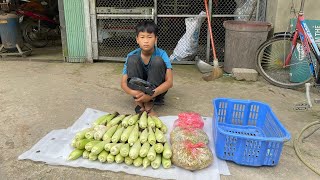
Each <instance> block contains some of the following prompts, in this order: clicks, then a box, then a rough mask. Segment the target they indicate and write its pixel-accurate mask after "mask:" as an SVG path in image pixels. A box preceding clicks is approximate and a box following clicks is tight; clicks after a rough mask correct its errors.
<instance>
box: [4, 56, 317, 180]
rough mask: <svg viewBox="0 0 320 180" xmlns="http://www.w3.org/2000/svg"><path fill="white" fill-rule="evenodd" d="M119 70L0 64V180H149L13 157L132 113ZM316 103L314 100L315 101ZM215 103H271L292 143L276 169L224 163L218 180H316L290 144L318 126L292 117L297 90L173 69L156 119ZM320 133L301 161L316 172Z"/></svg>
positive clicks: (304, 115) (312, 116) (308, 117)
mask: <svg viewBox="0 0 320 180" xmlns="http://www.w3.org/2000/svg"><path fill="white" fill-rule="evenodd" d="M122 66H123V64H121V63H94V64H69V63H57V62H52V63H48V62H33V61H0V77H1V78H0V124H1V126H0V137H1V138H0V177H1V179H151V178H148V177H140V176H133V175H128V174H126V173H114V172H110V171H99V170H93V169H85V168H70V167H62V166H49V165H46V164H44V163H38V162H32V161H18V160H17V157H18V156H19V155H20V154H22V153H23V152H25V151H27V150H28V149H30V148H31V147H32V146H33V145H34V144H35V143H36V142H38V141H39V140H40V139H41V138H42V137H44V136H45V135H46V134H47V133H49V132H50V131H52V130H54V129H63V128H67V127H69V126H71V125H72V124H73V123H74V121H75V120H76V119H77V118H79V116H80V115H81V114H82V113H83V111H84V110H85V109H86V108H87V107H91V108H95V109H99V110H102V111H107V112H111V111H118V112H120V113H133V112H134V110H133V109H134V108H133V107H134V106H133V101H132V98H131V97H129V96H127V95H125V93H124V92H123V91H122V90H121V88H120V83H119V82H120V78H121V70H122ZM312 95H313V97H318V95H316V94H312ZM216 97H230V98H243V99H253V100H258V101H263V102H266V103H268V104H269V105H270V106H271V107H272V108H273V110H274V112H275V114H276V116H277V117H278V118H279V119H280V120H281V122H282V123H283V125H284V126H285V127H286V128H287V129H288V130H289V131H290V132H291V135H292V139H291V140H290V141H289V142H287V143H285V145H284V148H283V152H282V155H281V159H280V162H279V164H278V165H277V166H276V167H259V168H253V167H245V166H239V165H236V164H234V163H232V162H228V165H229V169H230V172H231V174H232V175H231V176H221V178H222V179H319V176H317V175H316V174H315V173H313V172H312V171H311V170H309V169H308V168H307V167H306V166H305V165H304V164H303V163H302V162H301V161H300V160H299V159H298V158H297V156H296V155H295V152H294V149H293V138H294V137H295V136H296V135H297V134H298V133H299V131H300V130H301V129H302V128H303V127H304V126H305V125H306V124H308V123H310V122H313V121H316V120H319V117H320V113H319V110H320V108H319V107H318V106H315V107H314V109H312V110H309V111H306V112H295V111H293V105H294V103H298V102H302V101H304V92H303V91H302V90H300V91H298V90H287V89H281V88H278V87H275V86H272V85H270V84H268V83H266V82H265V81H264V80H263V79H260V80H259V81H258V82H239V81H235V80H233V79H232V78H230V77H223V78H220V79H218V80H216V81H213V82H205V81H203V80H202V79H201V74H200V73H199V72H198V70H197V69H196V68H195V67H194V66H190V65H189V66H186V65H185V66H182V65H180V66H174V87H173V89H171V90H170V91H169V93H168V94H167V95H166V104H165V106H162V107H156V111H157V112H158V113H159V115H160V116H161V115H177V114H178V113H180V112H184V111H196V112H199V113H201V114H202V115H203V116H212V114H213V107H212V103H211V100H212V99H213V98H216ZM319 136H320V132H316V133H315V134H314V135H313V136H311V137H310V138H308V139H306V140H305V143H304V145H303V149H302V151H303V153H304V155H305V156H306V157H307V159H308V160H310V162H311V163H312V164H314V165H315V166H316V167H317V168H318V169H319V168H320V163H319V157H320V151H319V150H318V147H319V146H320V141H319Z"/></svg>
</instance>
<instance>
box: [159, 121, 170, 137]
mask: <svg viewBox="0 0 320 180" xmlns="http://www.w3.org/2000/svg"><path fill="white" fill-rule="evenodd" d="M160 130H161V131H162V132H163V133H164V134H165V133H167V132H168V127H167V126H166V125H165V124H164V123H162V126H161V128H160Z"/></svg>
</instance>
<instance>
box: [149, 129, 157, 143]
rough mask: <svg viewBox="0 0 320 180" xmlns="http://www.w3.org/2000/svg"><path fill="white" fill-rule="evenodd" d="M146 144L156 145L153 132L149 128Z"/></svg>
mask: <svg viewBox="0 0 320 180" xmlns="http://www.w3.org/2000/svg"><path fill="white" fill-rule="evenodd" d="M148 142H149V143H150V144H151V145H154V144H156V136H155V135H154V132H153V130H152V128H151V127H149V135H148Z"/></svg>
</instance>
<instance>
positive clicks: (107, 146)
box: [104, 143, 117, 151]
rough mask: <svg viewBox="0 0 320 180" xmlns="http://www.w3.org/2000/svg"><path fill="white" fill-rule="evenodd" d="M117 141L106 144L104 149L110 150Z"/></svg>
mask: <svg viewBox="0 0 320 180" xmlns="http://www.w3.org/2000/svg"><path fill="white" fill-rule="evenodd" d="M116 144H117V143H107V144H106V145H105V146H104V150H106V151H110V150H111V148H112V147H113V146H114V145H116Z"/></svg>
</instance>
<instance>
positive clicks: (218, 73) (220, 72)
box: [203, 60, 223, 81]
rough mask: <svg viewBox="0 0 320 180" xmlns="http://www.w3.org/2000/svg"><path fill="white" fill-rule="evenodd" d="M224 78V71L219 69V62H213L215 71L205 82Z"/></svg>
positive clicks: (206, 77)
mask: <svg viewBox="0 0 320 180" xmlns="http://www.w3.org/2000/svg"><path fill="white" fill-rule="evenodd" d="M222 76H223V70H222V69H221V68H220V67H219V64H218V61H216V60H214V61H213V69H212V72H211V73H210V75H208V76H204V77H203V80H205V81H212V80H215V79H218V78H220V77H222Z"/></svg>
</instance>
